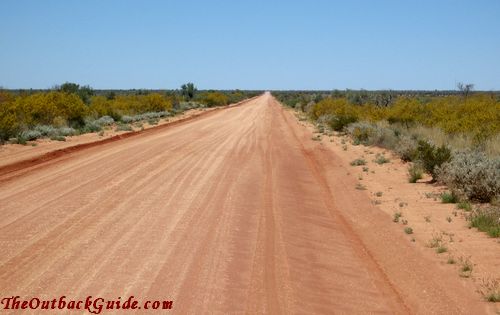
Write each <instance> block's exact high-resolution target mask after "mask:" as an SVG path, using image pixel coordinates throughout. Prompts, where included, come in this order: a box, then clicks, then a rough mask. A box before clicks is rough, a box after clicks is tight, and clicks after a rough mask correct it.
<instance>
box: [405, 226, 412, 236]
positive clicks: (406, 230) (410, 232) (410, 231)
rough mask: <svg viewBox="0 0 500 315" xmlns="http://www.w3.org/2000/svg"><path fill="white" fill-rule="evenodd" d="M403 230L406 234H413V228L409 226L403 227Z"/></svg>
mask: <svg viewBox="0 0 500 315" xmlns="http://www.w3.org/2000/svg"><path fill="white" fill-rule="evenodd" d="M404 231H405V233H406V234H413V229H412V228H411V227H405V230H404Z"/></svg>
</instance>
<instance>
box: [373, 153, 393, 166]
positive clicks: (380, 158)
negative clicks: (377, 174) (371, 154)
mask: <svg viewBox="0 0 500 315" xmlns="http://www.w3.org/2000/svg"><path fill="white" fill-rule="evenodd" d="M390 161H391V160H389V159H388V158H386V157H385V155H383V154H377V156H376V157H375V160H374V162H375V163H377V164H379V165H381V164H385V163H389V162H390Z"/></svg>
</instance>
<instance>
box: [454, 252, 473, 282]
mask: <svg viewBox="0 0 500 315" xmlns="http://www.w3.org/2000/svg"><path fill="white" fill-rule="evenodd" d="M458 261H459V262H460V270H459V272H460V277H463V278H469V277H470V276H471V275H472V270H473V269H474V265H473V264H472V262H471V261H470V259H469V258H468V257H465V258H464V257H460V258H459V259H458Z"/></svg>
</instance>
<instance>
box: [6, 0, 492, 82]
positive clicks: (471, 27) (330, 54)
mask: <svg viewBox="0 0 500 315" xmlns="http://www.w3.org/2000/svg"><path fill="white" fill-rule="evenodd" d="M65 81H71V82H77V83H80V84H89V85H91V86H92V87H94V88H178V87H179V86H180V85H181V84H182V83H184V82H188V81H192V82H194V83H195V84H196V85H197V86H198V87H199V88H202V89H209V88H214V89H232V88H240V89H335V88H337V89H345V88H351V89H358V88H365V89H454V88H455V85H456V83H457V82H459V81H463V82H471V83H474V84H475V85H476V88H477V89H482V90H492V89H500V1H498V0H490V1H488V0H477V1H472V0H471V1H461V0H454V1H453V0H442V1H439V0H434V1H430V0H419V1H417V0H397V1H396V0H393V1H389V0H380V1H368V0H366V1H361V0H353V1H333V0H331V1H327V0H324V1H321V0H317V1H316V0H308V1H306V0H304V1H293V0H289V1H277V0H276V1H272V0H268V1H264V0H252V1H236V0H234V1H222V0H220V1H217V0H215V1H208V0H207V1H189V0H184V1H180V0H178V1H177V0H171V1H168V0H164V1H151V0H143V1H126V0H120V1H118V0H117V1H112V0H85V1H84V0H80V1H78V0H61V1H51V0H44V1H35V0H33V1H27V0H2V1H0V86H3V87H6V88H48V87H51V86H53V85H55V84H60V83H63V82H65Z"/></svg>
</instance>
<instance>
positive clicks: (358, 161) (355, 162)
mask: <svg viewBox="0 0 500 315" xmlns="http://www.w3.org/2000/svg"><path fill="white" fill-rule="evenodd" d="M359 165H366V161H365V160H364V159H355V160H354V161H352V162H351V166H359Z"/></svg>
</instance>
